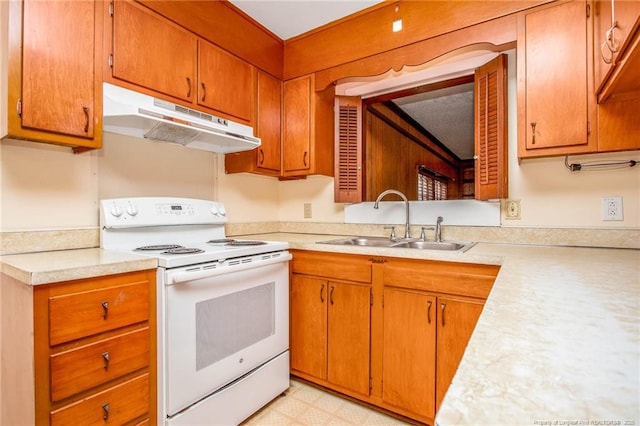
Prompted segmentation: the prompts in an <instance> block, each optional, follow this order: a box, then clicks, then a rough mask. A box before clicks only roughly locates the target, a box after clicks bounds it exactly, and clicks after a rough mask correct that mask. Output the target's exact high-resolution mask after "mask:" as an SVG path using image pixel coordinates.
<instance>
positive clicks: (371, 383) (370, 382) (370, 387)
mask: <svg viewBox="0 0 640 426" xmlns="http://www.w3.org/2000/svg"><path fill="white" fill-rule="evenodd" d="M371 389H373V379H372V378H371V377H369V392H371Z"/></svg>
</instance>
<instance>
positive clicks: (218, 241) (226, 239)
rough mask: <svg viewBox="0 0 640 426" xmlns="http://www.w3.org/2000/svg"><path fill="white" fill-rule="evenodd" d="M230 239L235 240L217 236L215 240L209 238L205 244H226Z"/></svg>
mask: <svg viewBox="0 0 640 426" xmlns="http://www.w3.org/2000/svg"><path fill="white" fill-rule="evenodd" d="M232 241H235V240H233V239H232V238H219V239H217V240H209V241H207V244H227V243H230V242H232Z"/></svg>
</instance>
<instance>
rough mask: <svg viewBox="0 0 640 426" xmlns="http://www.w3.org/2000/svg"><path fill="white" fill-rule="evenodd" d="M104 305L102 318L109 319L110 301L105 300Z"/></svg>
mask: <svg viewBox="0 0 640 426" xmlns="http://www.w3.org/2000/svg"><path fill="white" fill-rule="evenodd" d="M101 305H102V319H107V317H108V316H109V302H107V301H104V302H102V303H101Z"/></svg>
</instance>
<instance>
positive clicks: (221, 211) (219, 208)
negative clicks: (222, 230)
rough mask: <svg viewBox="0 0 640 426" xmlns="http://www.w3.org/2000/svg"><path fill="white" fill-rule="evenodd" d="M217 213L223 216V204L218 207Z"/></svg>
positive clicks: (224, 213)
mask: <svg viewBox="0 0 640 426" xmlns="http://www.w3.org/2000/svg"><path fill="white" fill-rule="evenodd" d="M218 215H220V216H223V217H224V216H226V215H227V211H226V210H225V209H224V207H223V206H220V207H218Z"/></svg>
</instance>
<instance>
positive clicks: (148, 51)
mask: <svg viewBox="0 0 640 426" xmlns="http://www.w3.org/2000/svg"><path fill="white" fill-rule="evenodd" d="M113 8H114V9H113V52H112V53H113V66H112V75H113V77H114V78H117V79H120V80H124V81H127V82H129V83H133V84H135V85H138V86H142V87H145V88H147V89H151V90H155V91H157V92H160V93H163V94H166V95H169V96H172V97H174V98H177V99H181V100H184V101H191V100H192V98H193V95H194V94H195V92H196V90H195V84H196V82H195V75H196V57H197V42H196V37H195V36H194V35H192V34H191V33H189V32H187V31H185V30H183V29H182V28H180V27H178V26H177V25H174V24H172V23H170V22H169V21H166V20H164V19H162V18H160V17H159V16H156V15H154V14H153V12H150V11H148V10H146V9H145V8H144V7H142V6H138V5H136V4H134V3H132V2H129V1H124V0H117V1H115V2H114V5H113Z"/></svg>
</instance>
